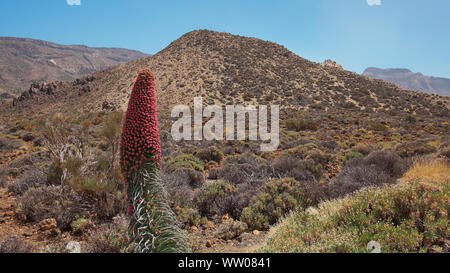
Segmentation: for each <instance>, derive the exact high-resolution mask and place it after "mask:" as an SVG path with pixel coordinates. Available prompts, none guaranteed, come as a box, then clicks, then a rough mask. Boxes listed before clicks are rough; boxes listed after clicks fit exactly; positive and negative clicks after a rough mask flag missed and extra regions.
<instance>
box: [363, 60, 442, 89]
mask: <svg viewBox="0 0 450 273" xmlns="http://www.w3.org/2000/svg"><path fill="white" fill-rule="evenodd" d="M362 75H363V76H366V77H369V78H372V79H379V80H384V81H387V82H391V83H394V84H396V85H398V86H399V87H401V88H404V89H408V90H419V91H423V92H426V93H430V94H437V95H441V96H450V79H446V78H439V77H430V76H425V75H423V74H422V73H414V72H412V71H411V70H409V69H405V68H388V69H381V68H375V67H369V68H367V69H366V70H365V71H364V72H363V74H362Z"/></svg>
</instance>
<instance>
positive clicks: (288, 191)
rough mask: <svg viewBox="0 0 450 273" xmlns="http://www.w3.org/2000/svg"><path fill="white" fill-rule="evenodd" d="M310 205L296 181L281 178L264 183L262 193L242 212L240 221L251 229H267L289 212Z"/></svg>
mask: <svg viewBox="0 0 450 273" xmlns="http://www.w3.org/2000/svg"><path fill="white" fill-rule="evenodd" d="M310 204H311V201H310V200H309V199H308V198H307V197H306V196H305V194H304V190H303V187H302V186H301V184H300V183H299V182H298V181H296V180H295V179H292V178H283V179H280V180H275V181H272V182H268V183H266V185H265V186H264V189H263V192H262V193H260V194H258V195H257V196H255V197H254V198H253V199H252V201H251V202H250V205H249V206H248V207H246V208H244V210H243V211H242V216H241V221H243V222H245V223H246V224H247V225H248V226H249V227H250V228H252V229H258V230H263V229H268V228H269V226H270V225H273V224H275V223H276V222H277V221H278V219H280V218H281V217H283V216H285V215H286V214H287V213H288V212H289V211H291V210H293V209H295V208H298V207H301V208H306V207H308V206H309V205H310Z"/></svg>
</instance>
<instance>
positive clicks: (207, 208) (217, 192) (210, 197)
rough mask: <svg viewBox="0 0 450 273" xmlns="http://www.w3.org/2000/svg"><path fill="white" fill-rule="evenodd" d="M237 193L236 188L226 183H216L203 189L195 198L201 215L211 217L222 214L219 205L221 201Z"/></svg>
mask: <svg viewBox="0 0 450 273" xmlns="http://www.w3.org/2000/svg"><path fill="white" fill-rule="evenodd" d="M235 192H236V187H235V186H233V185H231V184H230V183H227V182H225V181H216V182H213V183H211V184H208V185H206V186H205V187H203V188H202V189H201V190H200V192H199V193H198V195H197V196H196V197H195V202H196V204H197V207H198V209H199V211H200V213H201V214H202V215H204V216H207V217H211V216H213V215H215V214H220V210H219V207H218V203H219V201H220V200H222V199H224V198H226V197H227V196H230V195H232V194H233V193H235Z"/></svg>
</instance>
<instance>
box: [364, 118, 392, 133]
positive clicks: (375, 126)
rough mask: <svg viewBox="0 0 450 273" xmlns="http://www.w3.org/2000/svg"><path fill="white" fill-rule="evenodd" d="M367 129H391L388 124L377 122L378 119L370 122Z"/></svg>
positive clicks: (379, 130) (381, 130) (380, 130)
mask: <svg viewBox="0 0 450 273" xmlns="http://www.w3.org/2000/svg"><path fill="white" fill-rule="evenodd" d="M367 129H369V130H372V131H377V132H383V131H387V130H389V128H388V127H387V126H386V125H384V124H382V123H380V122H376V121H375V122H372V123H370V124H369V126H368V127H367Z"/></svg>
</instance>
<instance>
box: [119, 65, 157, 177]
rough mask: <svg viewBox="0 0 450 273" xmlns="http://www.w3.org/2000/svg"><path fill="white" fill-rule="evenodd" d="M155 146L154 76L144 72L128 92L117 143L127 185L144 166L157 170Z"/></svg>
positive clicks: (148, 71)
mask: <svg viewBox="0 0 450 273" xmlns="http://www.w3.org/2000/svg"><path fill="white" fill-rule="evenodd" d="M159 143H160V139H159V131H158V119H157V107H156V94H155V81H154V76H153V73H152V72H151V71H150V70H148V69H144V70H141V71H140V72H139V75H138V77H137V79H136V82H135V84H134V87H133V90H132V92H131V97H130V101H129V103H128V109H127V113H126V115H125V121H124V125H123V131H122V138H121V142H120V166H121V169H122V174H123V177H124V178H125V182H126V183H127V184H129V183H131V182H132V181H131V178H132V173H133V172H134V171H135V170H138V169H139V168H140V167H141V166H142V165H144V164H145V163H149V162H151V163H154V164H155V166H159V161H160V160H161V149H160V145H159Z"/></svg>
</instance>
